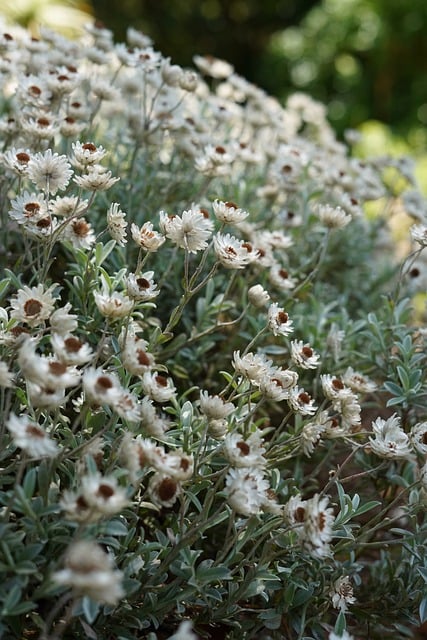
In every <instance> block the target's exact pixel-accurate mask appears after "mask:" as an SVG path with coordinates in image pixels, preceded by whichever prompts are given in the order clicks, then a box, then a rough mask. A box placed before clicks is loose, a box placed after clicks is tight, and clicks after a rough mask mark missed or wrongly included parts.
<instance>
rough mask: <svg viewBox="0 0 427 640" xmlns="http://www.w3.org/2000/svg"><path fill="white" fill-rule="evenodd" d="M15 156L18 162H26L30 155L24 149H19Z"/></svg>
mask: <svg viewBox="0 0 427 640" xmlns="http://www.w3.org/2000/svg"><path fill="white" fill-rule="evenodd" d="M15 158H16V159H17V160H18V162H19V164H28V162H29V161H30V156H29V155H28V153H25V151H20V152H19V153H17V154H16V156H15Z"/></svg>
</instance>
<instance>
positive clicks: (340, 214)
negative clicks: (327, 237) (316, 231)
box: [315, 204, 352, 229]
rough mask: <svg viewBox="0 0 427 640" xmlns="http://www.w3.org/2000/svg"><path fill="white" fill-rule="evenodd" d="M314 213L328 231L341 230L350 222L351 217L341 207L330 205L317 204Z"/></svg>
mask: <svg viewBox="0 0 427 640" xmlns="http://www.w3.org/2000/svg"><path fill="white" fill-rule="evenodd" d="M315 211H316V213H317V215H318V217H319V220H320V221H321V222H322V223H323V224H324V225H325V227H328V228H329V229H343V228H344V227H346V226H347V225H348V224H349V223H350V222H351V220H352V217H351V215H349V214H348V213H346V212H345V211H344V209H342V208H341V207H333V206H331V205H330V204H318V205H316V207H315Z"/></svg>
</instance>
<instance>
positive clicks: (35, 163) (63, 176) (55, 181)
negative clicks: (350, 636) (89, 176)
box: [27, 149, 73, 195]
mask: <svg viewBox="0 0 427 640" xmlns="http://www.w3.org/2000/svg"><path fill="white" fill-rule="evenodd" d="M72 175H73V171H72V169H71V166H70V164H69V162H68V160H67V156H60V155H58V154H57V153H52V150H51V149H48V150H47V151H45V152H44V153H36V154H35V155H33V156H32V157H31V158H30V160H29V162H28V170H27V176H28V177H29V179H30V180H31V181H32V182H33V183H34V184H35V185H36V187H38V188H39V189H41V190H42V191H45V192H46V193H52V194H53V195H55V193H56V192H57V191H58V190H60V191H62V190H63V189H65V187H66V186H67V185H68V183H69V181H70V178H71V176H72Z"/></svg>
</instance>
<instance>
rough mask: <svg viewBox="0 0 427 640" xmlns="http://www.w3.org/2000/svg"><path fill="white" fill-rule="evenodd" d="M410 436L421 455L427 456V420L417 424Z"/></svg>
mask: <svg viewBox="0 0 427 640" xmlns="http://www.w3.org/2000/svg"><path fill="white" fill-rule="evenodd" d="M409 438H410V440H411V442H412V446H413V447H414V449H416V451H418V453H421V455H423V456H427V422H418V423H417V424H415V425H414V426H413V427H412V429H411V431H410V433H409Z"/></svg>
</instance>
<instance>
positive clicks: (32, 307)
mask: <svg viewBox="0 0 427 640" xmlns="http://www.w3.org/2000/svg"><path fill="white" fill-rule="evenodd" d="M42 309H43V305H42V303H41V302H39V300H34V298H30V300H27V301H26V303H25V304H24V311H25V315H26V316H37V315H38V314H39V313H40V311H41V310H42Z"/></svg>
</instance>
